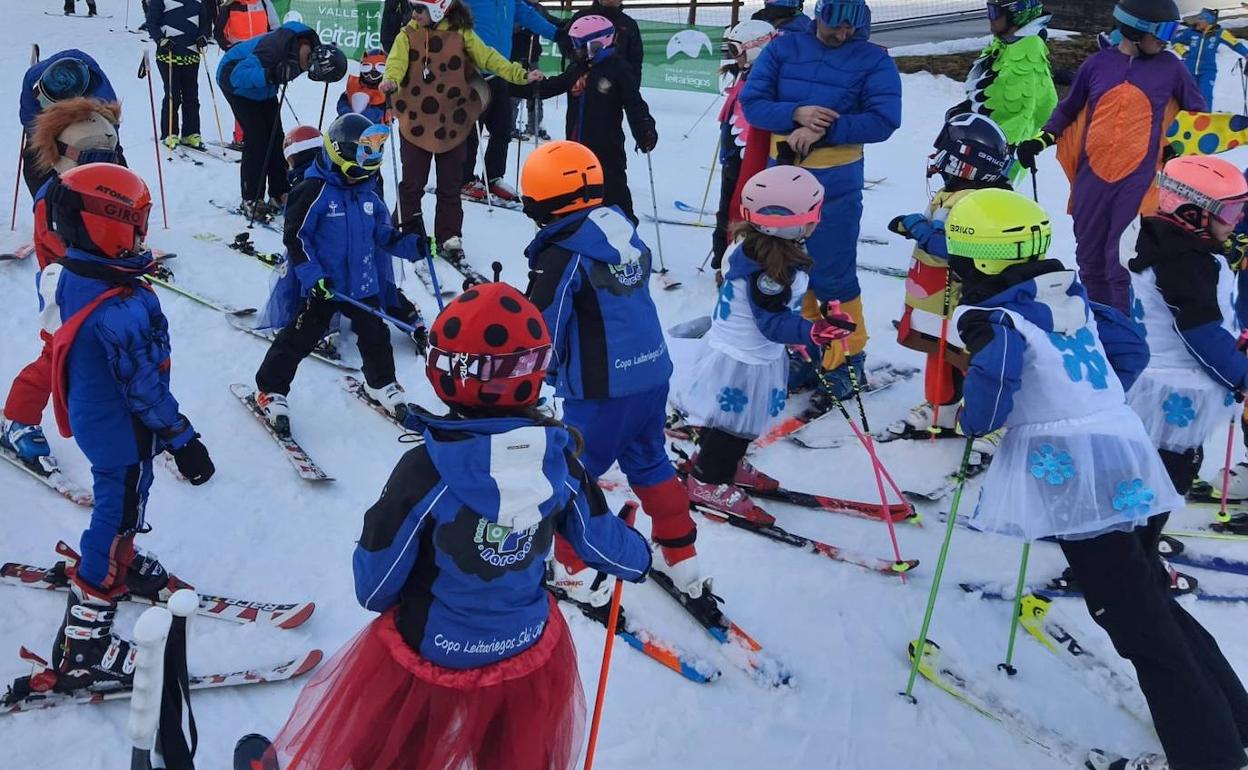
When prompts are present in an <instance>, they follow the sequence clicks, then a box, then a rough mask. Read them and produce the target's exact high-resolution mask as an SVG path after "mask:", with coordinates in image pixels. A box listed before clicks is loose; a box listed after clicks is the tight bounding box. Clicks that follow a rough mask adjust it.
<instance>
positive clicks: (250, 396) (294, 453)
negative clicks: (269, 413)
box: [230, 383, 334, 481]
mask: <svg viewBox="0 0 1248 770" xmlns="http://www.w3.org/2000/svg"><path fill="white" fill-rule="evenodd" d="M230 392H231V393H233V394H234V396H235V397H236V398H238V400H239V401H241V402H243V406H245V407H247V411H249V412H251V415H252V416H253V417H255V418H256V420H257V421H259V423H260V424H261V425H262V426H264V429H265V431H267V432H268V434H269V435H270V436H272V437H273V440H274V441H275V442H277V445H278V446H279V447H281V449H282V452H283V453H284V454H285V455H286V459H287V460H290V464H291V465H293V466H294V467H295V471H296V472H298V474H299V477H300V478H302V479H305V480H307V481H333V480H334V479H333V477H331V476H330V475H329V474H327V473H326V472H325V471H323V470H321V466H319V465H317V464H316V462H315V461H313V460H312V458H311V457H309V456H308V453H307V452H305V451H303V447H301V446H299V442H297V441H295V439H294V438H292V437H290V436H279V435H278V434H277V431H275V430H273V426H272V425H270V424H269V421H268V420H266V419H265V418H264V413H263V412H261V411H260V407H259V406H257V405H256V389H255V388H253V387H251V386H250V385H243V384H240V383H235V384H233V385H231V386H230Z"/></svg>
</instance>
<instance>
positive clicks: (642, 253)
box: [524, 206, 672, 399]
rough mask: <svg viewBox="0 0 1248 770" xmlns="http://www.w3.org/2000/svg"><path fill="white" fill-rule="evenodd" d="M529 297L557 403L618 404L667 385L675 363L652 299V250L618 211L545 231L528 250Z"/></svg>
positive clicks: (583, 216)
mask: <svg viewBox="0 0 1248 770" xmlns="http://www.w3.org/2000/svg"><path fill="white" fill-rule="evenodd" d="M524 253H525V256H526V257H528V260H529V288H528V292H527V294H528V297H529V299H530V300H532V302H533V304H535V305H536V306H537V307H538V309H539V310H541V311H542V316H543V318H544V319H545V321H546V326H547V328H549V329H550V336H551V340H552V343H553V345H554V353H555V359H554V362H553V363H552V364H551V368H550V375H549V377H548V379H549V381H551V382H552V384H553V385H554V386H555V394H556V395H557V396H558V397H560V398H578V399H590V398H617V397H620V396H631V395H635V394H637V393H644V392H646V391H649V390H653V389H655V388H658V387H661V386H666V385H667V382H668V379H669V378H670V377H671V375H672V361H671V359H670V358H669V357H668V355H667V342H666V340H665V339H664V338H663V327H662V326H661V325H660V324H659V315H658V311H657V310H656V309H655V307H654V300H653V299H651V298H650V248H649V247H648V246H646V244H645V243H644V242H642V240H641V236H640V235H638V234H637V228H636V226H634V225H633V223H632V221H630V220H629V219H628V217H626V216H624V214H623V213H622V212H621V211H620V210H619V209H618V208H616V207H615V206H597V207H595V208H591V209H585V210H583V211H577V212H575V213H572V214H569V215H567V216H565V217H562V218H561V219H559V220H558V221H556V222H554V223H552V224H550V225H547V226H546V227H544V228H542V230H541V231H540V232H539V233H538V234H537V236H536V237H535V238H534V239H533V242H532V243H530V244H529V246H528V248H527V249H525V252H524Z"/></svg>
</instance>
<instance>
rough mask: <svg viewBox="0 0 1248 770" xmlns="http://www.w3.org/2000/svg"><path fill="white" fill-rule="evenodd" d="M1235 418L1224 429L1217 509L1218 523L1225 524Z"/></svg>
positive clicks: (1228, 515) (1233, 445)
mask: <svg viewBox="0 0 1248 770" xmlns="http://www.w3.org/2000/svg"><path fill="white" fill-rule="evenodd" d="M1236 419H1237V418H1236V417H1235V416H1232V417H1231V424H1230V425H1228V426H1227V429H1226V461H1225V462H1224V463H1222V502H1221V504H1220V505H1219V507H1218V517H1217V518H1218V521H1219V522H1221V523H1222V524H1226V523H1228V522H1229V521H1230V520H1231V515H1230V514H1229V513H1227V512H1226V497H1227V493H1228V491H1229V490H1228V488H1229V487H1230V486H1231V453H1232V452H1234V451H1235V420H1236Z"/></svg>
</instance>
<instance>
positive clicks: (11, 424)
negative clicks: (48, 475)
mask: <svg viewBox="0 0 1248 770" xmlns="http://www.w3.org/2000/svg"><path fill="white" fill-rule="evenodd" d="M0 447H3V448H5V449H7V450H8V451H10V452H12V453H13V454H15V455H17V459H19V460H21V461H22V462H23V463H26V464H27V465H33V464H37V463H38V462H39V458H41V457H51V456H52V450H51V449H50V448H49V447H48V439H47V438H45V437H44V435H43V428H41V427H40V426H38V425H27V424H26V423H24V422H18V421H17V420H5V421H4V423H3V428H2V429H0Z"/></svg>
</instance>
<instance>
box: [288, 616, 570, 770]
mask: <svg viewBox="0 0 1248 770" xmlns="http://www.w3.org/2000/svg"><path fill="white" fill-rule="evenodd" d="M551 604H552V606H551V608H550V619H549V621H548V622H547V623H546V628H545V630H544V631H543V633H542V638H541V639H539V640H538V642H537V644H535V645H533V646H532V647H530V648H529V649H527V650H525V651H524V652H522V653H520V654H519V655H517V656H515V657H513V658H508V659H507V660H502V661H499V662H497V663H492V664H490V665H488V666H485V667H483V668H476V669H464V670H456V669H449V668H443V667H442V666H437V665H434V664H433V663H430V662H429V661H427V660H425V659H424V658H422V657H421V656H420V654H419V653H417V652H416V651H415V650H413V649H412V648H411V647H409V646H408V645H407V643H406V642H404V641H403V638H402V636H400V634H399V631H398V629H397V628H396V627H395V624H394V611H393V610H391V611H390V612H387V613H385V614H384V615H381V616H380V617H378V618H377V619H376V620H374V621H373V622H372V623H370V624H369V625H368V626H367V627H366V628H365V629H364V630H363V631H361V632H360V633H359V634H357V635H356V636H355V638H354V639H352V640H351V642H350V643H348V644H347V645H346V646H345V647H343V648H342V649H341V650H339V651H338V654H337V655H335V656H334V658H333V659H332V660H331V661H329V663H327V664H325V665H324V666H323V667H322V668H321V669H320V671H318V672H317V673H316V675H315V676H314V677H313V678H312V680H311V681H309V682H308V684H307V686H305V687H304V688H303V692H302V693H300V694H299V700H298V702H296V703H295V709H294V712H293V713H292V714H291V715H290V719H289V720H287V722H286V725H285V727H283V728H282V731H281V732H280V733H279V734H278V736H277V739H276V740H275V741H274V745H275V747H276V748H277V752H278V757H279V759H280V761H281V766H282V768H283V770H567V768H570V767H571V766H572V763H573V762H574V761H575V760H576V758H577V756H578V755H579V753H580V748H581V736H582V731H583V728H584V723H585V694H584V692H583V691H582V689H581V679H580V675H579V674H578V673H577V668H576V648H575V647H573V645H572V635H571V633H570V632H569V631H568V626H567V623H566V622H565V621H564V619H563V614H562V613H561V612H560V611H559V609H558V608H557V607H555V606H553V604H554V600H553V599H552V600H551Z"/></svg>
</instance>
